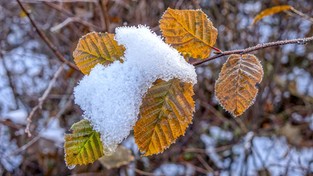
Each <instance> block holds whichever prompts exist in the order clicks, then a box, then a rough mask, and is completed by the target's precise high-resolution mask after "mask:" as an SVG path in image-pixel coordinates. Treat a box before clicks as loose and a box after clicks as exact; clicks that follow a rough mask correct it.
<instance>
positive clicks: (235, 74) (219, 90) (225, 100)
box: [215, 54, 263, 117]
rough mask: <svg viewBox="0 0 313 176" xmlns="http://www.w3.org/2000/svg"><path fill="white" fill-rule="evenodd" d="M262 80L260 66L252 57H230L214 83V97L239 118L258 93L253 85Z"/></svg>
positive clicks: (248, 55) (235, 55) (247, 55)
mask: <svg viewBox="0 0 313 176" xmlns="http://www.w3.org/2000/svg"><path fill="white" fill-rule="evenodd" d="M262 78H263V68H262V65H261V63H260V61H259V60H258V59H257V58H256V57H255V56H254V55H251V54H244V55H239V54H233V55H230V56H229V58H228V59H227V61H226V62H225V63H224V65H223V67H222V70H221V72H220V74H219V78H218V79H217V81H216V84H215V95H216V97H217V99H218V101H219V102H220V104H221V105H222V106H223V107H224V108H225V109H226V110H227V111H228V112H230V113H231V114H232V115H233V116H235V117H237V116H240V115H241V114H243V113H244V112H245V111H246V109H248V108H249V106H251V105H252V104H253V102H254V99H255V97H256V95H257V93H258V89H257V88H256V87H255V85H256V84H257V83H260V82H261V81H262Z"/></svg>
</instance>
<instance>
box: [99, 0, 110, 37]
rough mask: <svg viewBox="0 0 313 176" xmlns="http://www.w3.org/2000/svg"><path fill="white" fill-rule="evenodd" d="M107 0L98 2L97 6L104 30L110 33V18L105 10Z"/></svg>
mask: <svg viewBox="0 0 313 176" xmlns="http://www.w3.org/2000/svg"><path fill="white" fill-rule="evenodd" d="M107 4H108V1H107V0H99V5H100V9H101V21H102V23H103V27H104V30H103V31H108V32H110V18H109V14H108V9H107Z"/></svg>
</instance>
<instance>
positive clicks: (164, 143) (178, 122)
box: [134, 79, 194, 156]
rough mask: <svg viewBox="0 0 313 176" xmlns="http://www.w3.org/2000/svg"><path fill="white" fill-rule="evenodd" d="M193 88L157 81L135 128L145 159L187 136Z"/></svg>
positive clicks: (191, 111)
mask: <svg viewBox="0 0 313 176" xmlns="http://www.w3.org/2000/svg"><path fill="white" fill-rule="evenodd" d="M193 95H194V92H193V85H192V84H191V83H185V82H181V81H180V80H179V79H171V80H169V81H163V80H157V81H156V82H155V83H154V85H153V86H152V87H151V88H150V89H149V90H148V92H147V94H146V95H145V97H144V98H143V101H142V105H141V107H140V119H139V120H138V121H137V123H136V125H135V128H134V136H135V140H136V143H137V145H138V147H139V149H140V151H141V152H144V155H145V156H148V155H152V154H157V153H160V152H163V151H164V149H166V148H168V147H169V146H170V145H171V144H172V143H174V142H175V140H176V139H177V138H178V137H179V136H182V135H184V134H185V131H186V129H187V127H188V126H189V124H190V123H191V121H192V114H193V112H194V101H193V99H192V96H193Z"/></svg>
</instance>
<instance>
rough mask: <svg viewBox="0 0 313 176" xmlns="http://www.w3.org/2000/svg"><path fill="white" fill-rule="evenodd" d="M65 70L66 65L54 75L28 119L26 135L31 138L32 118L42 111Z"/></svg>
mask: <svg viewBox="0 0 313 176" xmlns="http://www.w3.org/2000/svg"><path fill="white" fill-rule="evenodd" d="M63 69H64V64H62V65H61V66H60V67H59V69H58V70H57V71H56V72H55V74H54V75H53V78H52V79H51V81H50V82H49V85H48V87H47V89H46V90H45V92H44V93H43V95H42V96H41V97H40V98H38V104H37V106H35V107H34V108H33V109H32V110H31V112H30V113H29V115H28V117H27V125H26V128H25V133H27V134H28V136H29V137H31V135H32V134H31V132H30V124H31V122H32V117H33V116H34V114H35V113H36V112H37V110H38V109H42V105H43V103H44V101H45V100H46V99H47V97H48V95H49V93H50V91H51V89H52V87H53V85H54V83H55V82H56V80H57V78H58V77H59V76H60V74H61V73H62V71H63Z"/></svg>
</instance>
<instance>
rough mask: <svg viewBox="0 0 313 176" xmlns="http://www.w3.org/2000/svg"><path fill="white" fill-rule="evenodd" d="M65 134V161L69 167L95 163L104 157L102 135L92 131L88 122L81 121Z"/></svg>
mask: <svg viewBox="0 0 313 176" xmlns="http://www.w3.org/2000/svg"><path fill="white" fill-rule="evenodd" d="M71 130H73V133H72V134H65V143H64V150H65V161H66V164H67V166H75V165H77V164H80V165H82V164H88V163H93V162H94V161H96V160H97V159H98V158H100V157H101V156H103V155H104V153H103V146H102V142H101V140H100V134H99V133H98V132H96V131H94V130H93V129H92V126H91V125H90V122H89V121H88V120H81V121H79V122H77V123H75V124H73V126H72V127H71Z"/></svg>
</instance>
